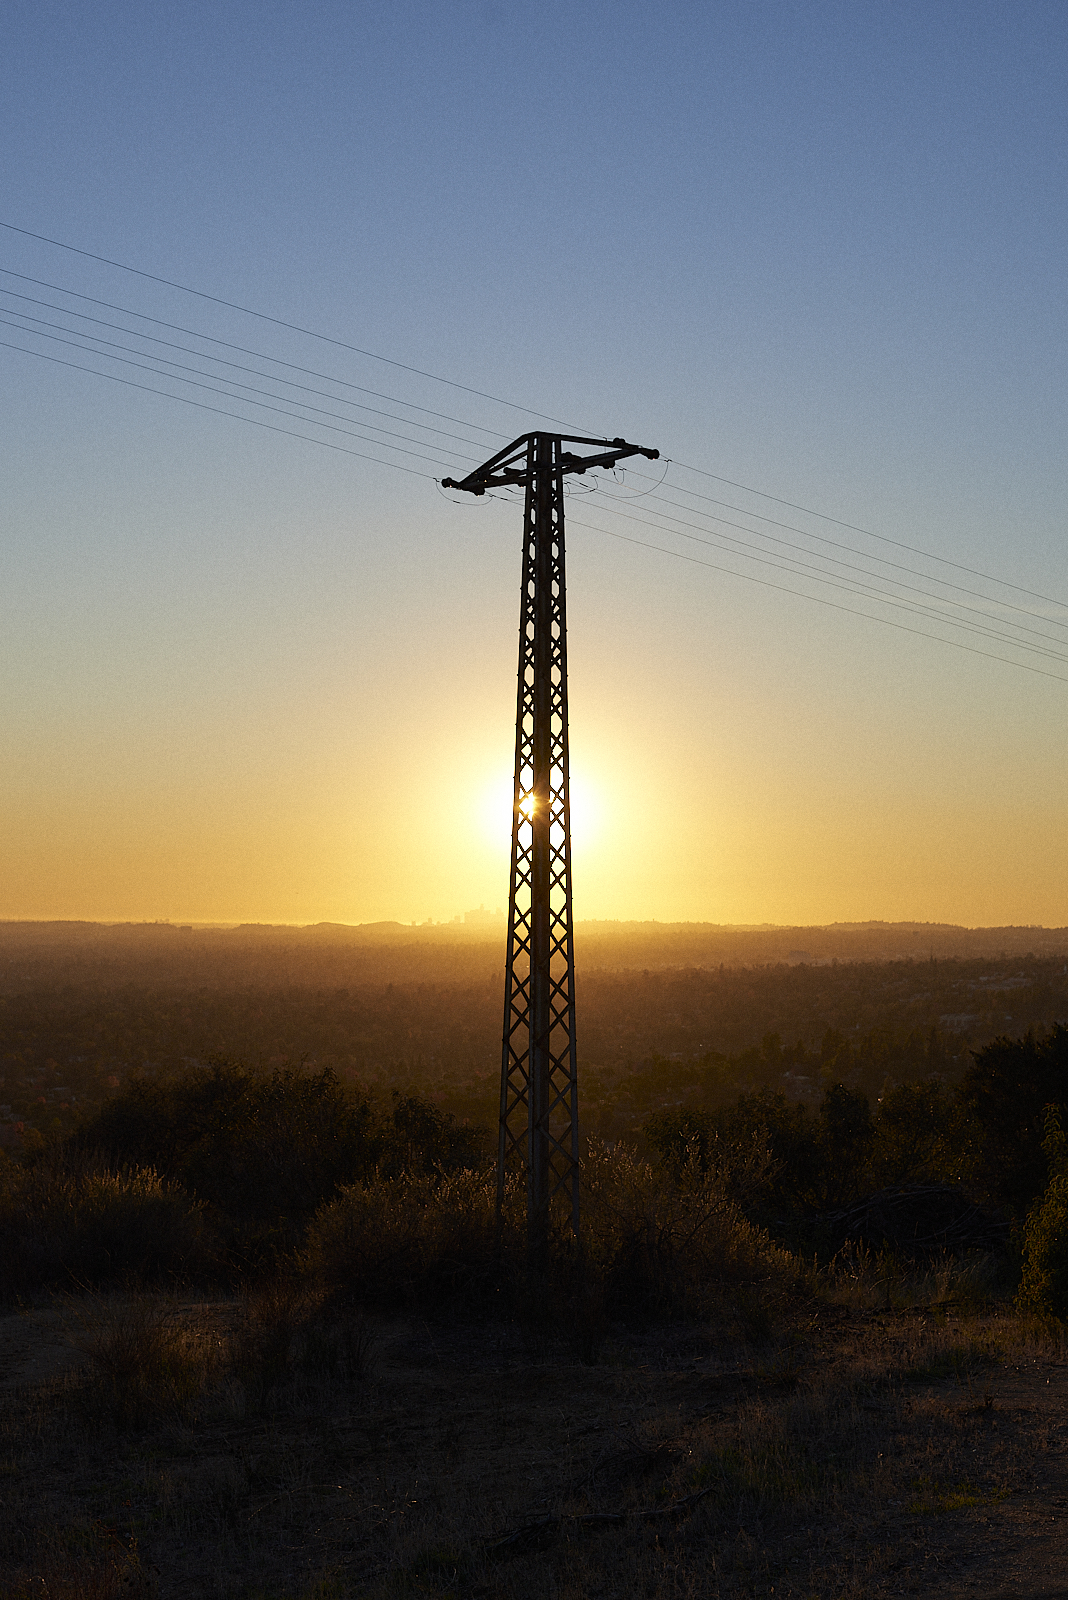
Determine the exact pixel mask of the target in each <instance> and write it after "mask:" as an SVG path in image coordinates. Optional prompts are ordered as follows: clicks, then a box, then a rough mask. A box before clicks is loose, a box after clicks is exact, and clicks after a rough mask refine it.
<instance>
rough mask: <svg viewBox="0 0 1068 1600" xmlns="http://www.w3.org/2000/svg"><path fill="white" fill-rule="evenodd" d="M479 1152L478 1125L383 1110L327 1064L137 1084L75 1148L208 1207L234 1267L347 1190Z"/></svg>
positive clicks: (202, 1070)
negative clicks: (148, 1171)
mask: <svg viewBox="0 0 1068 1600" xmlns="http://www.w3.org/2000/svg"><path fill="white" fill-rule="evenodd" d="M484 1146H485V1135H484V1134H483V1133H482V1131H481V1130H478V1129H471V1128H467V1127H463V1126H460V1125H458V1124H457V1123H456V1122H455V1121H454V1120H453V1119H452V1118H451V1117H449V1116H446V1115H444V1114H443V1113H441V1112H440V1111H438V1109H437V1108H436V1107H435V1106H433V1105H431V1104H429V1103H428V1102H426V1101H423V1100H421V1099H419V1098H418V1097H417V1096H414V1095H406V1096H402V1095H396V1094H395V1095H394V1096H393V1098H392V1103H391V1105H390V1106H389V1108H388V1109H383V1108H381V1107H380V1106H379V1104H378V1103H377V1102H376V1101H375V1100H374V1099H372V1097H371V1096H370V1095H368V1094H366V1093H365V1092H363V1091H361V1090H360V1089H358V1088H357V1089H350V1088H347V1087H346V1086H344V1085H343V1084H342V1083H341V1082H340V1081H339V1080H338V1078H337V1077H336V1076H335V1074H334V1073H333V1072H331V1071H330V1070H329V1069H324V1070H323V1071H321V1072H305V1071H302V1070H300V1069H299V1068H285V1069H282V1070H279V1071H275V1072H272V1073H270V1074H262V1073H256V1072H253V1071H251V1070H250V1069H249V1068H247V1067H244V1066H241V1065H239V1064H235V1063H232V1062H226V1061H217V1062H215V1063H213V1064H212V1065H211V1066H209V1067H195V1068H192V1069H190V1070H188V1071H187V1072H185V1073H183V1074H181V1075H180V1076H178V1077H176V1078H173V1079H171V1080H170V1081H169V1082H166V1083H157V1082H155V1081H154V1080H152V1079H148V1078H135V1079H133V1080H132V1081H131V1082H130V1083H129V1084H128V1085H127V1087H126V1088H125V1089H124V1090H123V1092H122V1093H121V1094H118V1095H116V1096H115V1097H114V1099H112V1100H109V1101H108V1102H107V1103H106V1104H105V1105H104V1107H103V1108H102V1109H101V1110H100V1112H99V1113H98V1114H97V1115H96V1116H95V1117H94V1118H93V1119H92V1121H91V1122H89V1123H88V1124H87V1125H86V1126H85V1127H84V1128H83V1129H82V1130H81V1131H80V1133H79V1134H78V1135H77V1136H76V1138H75V1140H74V1143H73V1148H75V1149H77V1148H79V1147H81V1148H86V1147H92V1148H96V1149H100V1150H102V1151H104V1152H105V1153H106V1155H107V1156H108V1157H109V1158H110V1159H111V1160H112V1161H113V1162H126V1163H134V1164H139V1165H151V1166H153V1167H154V1168H155V1169H156V1170H157V1171H159V1172H161V1173H162V1174H164V1175H165V1176H166V1177H168V1178H169V1179H171V1180H173V1181H175V1182H177V1183H180V1184H181V1185H182V1186H183V1187H184V1188H185V1189H186V1190H187V1191H188V1192H189V1193H190V1194H191V1195H194V1196H195V1197H196V1198H197V1199H198V1200H202V1201H204V1202H206V1203H207V1205H208V1206H209V1207H210V1209H211V1214H212V1216H213V1217H214V1218H215V1219H216V1221H217V1224H218V1226H219V1227H220V1229H221V1231H222V1233H223V1235H224V1237H225V1239H226V1241H227V1244H228V1248H229V1251H230V1255H231V1257H232V1259H233V1260H234V1261H235V1262H237V1263H238V1264H240V1265H242V1266H255V1265H257V1264H263V1263H265V1262H268V1263H269V1262H270V1261H272V1260H274V1259H275V1258H276V1257H277V1256H278V1255H279V1253H284V1252H285V1251H286V1250H289V1249H292V1248H294V1247H295V1246H296V1245H298V1244H299V1243H300V1241H301V1239H302V1237H303V1232H304V1229H305V1227H306V1225H307V1223H308V1222H309V1221H310V1219H311V1218H312V1216H313V1215H314V1214H315V1212H316V1211H317V1209H318V1208H319V1207H320V1206H321V1205H323V1203H324V1202H326V1201H329V1200H330V1199H332V1198H333V1197H334V1196H335V1195H336V1194H337V1193H338V1192H339V1191H340V1189H341V1188H342V1187H343V1186H344V1185H345V1184H351V1183H353V1182H355V1181H357V1180H360V1179H367V1178H369V1177H370V1176H371V1175H372V1174H373V1173H376V1172H382V1173H383V1174H385V1175H390V1174H392V1175H396V1174H398V1173H400V1172H402V1171H406V1172H424V1173H431V1172H434V1171H437V1170H441V1169H445V1170H448V1169H450V1168H454V1167H458V1166H463V1165H464V1164H465V1163H469V1162H470V1161H471V1159H472V1158H473V1157H474V1156H475V1155H476V1153H477V1154H478V1155H481V1154H482V1151H483V1149H484Z"/></svg>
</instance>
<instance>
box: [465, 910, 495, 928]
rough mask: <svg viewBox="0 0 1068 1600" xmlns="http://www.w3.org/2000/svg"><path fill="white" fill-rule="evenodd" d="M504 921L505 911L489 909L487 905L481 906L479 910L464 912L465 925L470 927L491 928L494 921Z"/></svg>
mask: <svg viewBox="0 0 1068 1600" xmlns="http://www.w3.org/2000/svg"><path fill="white" fill-rule="evenodd" d="M503 921H504V912H503V911H500V910H498V911H487V910H486V908H485V906H479V908H478V910H477V911H465V912H464V926H465V927H468V928H490V927H492V926H493V925H494V923H496V922H503Z"/></svg>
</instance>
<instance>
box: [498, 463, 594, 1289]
mask: <svg viewBox="0 0 1068 1600" xmlns="http://www.w3.org/2000/svg"><path fill="white" fill-rule="evenodd" d="M560 453H561V452H560V442H559V440H557V439H555V438H554V437H553V436H552V435H547V434H535V435H534V436H533V437H531V438H530V439H529V440H528V441H527V460H526V463H525V465H526V474H525V477H526V483H525V489H526V504H525V507H524V518H523V577H522V584H521V587H520V616H519V640H520V645H519V691H518V703H517V706H516V743H515V776H514V790H513V810H512V882H511V893H510V896H509V915H508V950H507V961H506V969H505V1027H504V1048H503V1052H502V1061H501V1130H500V1151H499V1157H500V1159H499V1163H498V1192H499V1193H500V1192H501V1191H502V1190H503V1185H504V1181H505V1175H506V1172H507V1170H508V1167H509V1165H510V1164H515V1165H517V1166H520V1167H523V1168H525V1170H526V1179H527V1215H528V1219H529V1226H530V1246H531V1254H532V1257H533V1258H535V1259H536V1258H538V1257H539V1256H543V1255H544V1250H545V1247H546V1244H547V1240H548V1225H549V1209H550V1207H551V1206H552V1203H553V1201H554V1199H555V1198H556V1196H557V1195H560V1196H561V1197H563V1198H564V1199H565V1200H566V1202H567V1204H568V1207H569V1209H570V1212H571V1218H572V1223H573V1225H574V1226H575V1227H576V1229H577V1226H578V1200H579V1190H578V1074H577V1070H576V1058H575V1003H574V999H575V965H574V950H573V930H572V915H571V828H570V804H569V794H568V745H567V629H566V616H565V600H564V595H565V578H564V507H563V474H562V470H561V463H560ZM524 935H525V937H524ZM509 1157H511V1162H510V1161H509Z"/></svg>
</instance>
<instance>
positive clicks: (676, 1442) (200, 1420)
mask: <svg viewBox="0 0 1068 1600" xmlns="http://www.w3.org/2000/svg"><path fill="white" fill-rule="evenodd" d="M128 1310H129V1302H128V1301H123V1300H122V1299H121V1297H116V1298H114V1299H112V1300H110V1301H103V1300H101V1301H93V1302H90V1303H88V1306H87V1304H86V1303H82V1304H81V1305H79V1304H78V1303H76V1302H73V1301H69V1302H59V1303H56V1304H54V1305H49V1306H38V1307H36V1308H34V1309H31V1310H27V1311H23V1312H19V1313H15V1314H10V1315H6V1316H3V1317H0V1594H2V1595H3V1596H5V1597H12V1600H15V1597H18V1600H23V1597H30V1596H39V1597H42V1600H82V1597H84V1600H110V1597H112V1596H120V1595H122V1596H129V1597H133V1600H139V1597H142V1596H146V1597H147V1596H158V1597H159V1600H179V1597H181V1600H185V1597H187V1596H188V1597H193V1596H196V1597H202V1596H203V1597H216V1596H218V1597H224V1596H225V1597H227V1600H229V1597H243V1600H331V1597H338V1600H345V1597H349V1596H353V1597H356V1596H361V1597H362V1596H366V1597H367V1600H386V1597H390V1600H392V1597H401V1596H415V1595H428V1596H440V1597H446V1596H453V1597H455V1600H469V1597H470V1600H474V1597H476V1596H484V1597H495V1600H496V1597H499V1600H506V1597H507V1600H527V1597H531V1600H533V1597H534V1596H538V1597H541V1596H554V1597H556V1596H558V1597H561V1600H593V1597H600V1596H605V1597H609V1596H611V1597H617V1596H618V1597H621V1600H629V1597H632V1596H634V1597H637V1596H641V1597H643V1600H644V1597H649V1600H660V1597H668V1596H672V1597H676V1596H681V1597H691V1596H692V1597H698V1596H702V1597H703V1596H708V1597H713V1596H721V1595H722V1596H756V1595H761V1596H763V1595H774V1596H776V1597H779V1596H789V1597H796V1600H801V1597H804V1600H832V1597H842V1600H847V1597H882V1596H891V1595H909V1594H917V1595H923V1596H937V1597H945V1600H957V1597H961V1600H963V1597H965V1596H967V1597H969V1600H995V1597H996V1600H1009V1597H1010V1596H1011V1597H1018V1600H1025V1597H1026V1600H1031V1597H1035V1600H1038V1597H1043V1600H1052V1597H1054V1596H1065V1597H1068V1363H1066V1361H1065V1358H1064V1353H1063V1349H1062V1347H1061V1346H1060V1344H1059V1342H1058V1341H1056V1340H1052V1339H1050V1338H1048V1337H1046V1336H1043V1335H1041V1334H1039V1333H1035V1332H1032V1331H1029V1330H1028V1329H1027V1328H1025V1327H1022V1326H1021V1325H1020V1324H1019V1323H1018V1322H1017V1321H1016V1320H1015V1319H1013V1318H1012V1317H1010V1316H1008V1315H993V1314H987V1315H977V1316H972V1317H964V1316H961V1317H959V1318H955V1317H954V1315H953V1314H952V1311H951V1312H950V1313H949V1314H948V1315H945V1314H939V1313H938V1312H937V1311H930V1310H927V1311H923V1310H912V1311H896V1312H892V1311H872V1310H858V1309H853V1310H850V1309H849V1308H848V1307H842V1306H823V1307H821V1308H815V1307H813V1306H807V1307H801V1308H798V1309H795V1311H793V1312H792V1313H790V1316H789V1318H788V1319H787V1320H786V1321H784V1323H783V1325H782V1326H781V1327H780V1328H779V1330H778V1331H777V1332H775V1333H774V1334H773V1335H771V1336H770V1337H766V1338H764V1339H763V1340H762V1341H761V1342H759V1343H758V1342H754V1341H753V1340H752V1339H750V1341H749V1342H748V1343H747V1342H746V1341H745V1339H744V1338H742V1337H741V1334H740V1332H739V1325H738V1322H737V1319H736V1318H735V1319H734V1321H733V1322H732V1320H731V1319H730V1318H729V1317H726V1316H725V1318H724V1323H723V1327H722V1328H719V1329H707V1328H706V1329H700V1328H694V1327H688V1328H672V1329H663V1328H660V1329H652V1330H646V1331H644V1332H640V1333H639V1332H634V1331H633V1330H631V1331H628V1330H624V1329H614V1330H612V1332H611V1334H610V1336H609V1338H608V1340H607V1341H606V1343H605V1346H604V1348H603V1351H602V1353H601V1358H600V1360H599V1363H598V1364H597V1365H596V1366H592V1367H590V1366H583V1365H581V1364H579V1363H578V1362H577V1361H576V1360H575V1358H574V1356H573V1355H572V1354H571V1352H570V1350H569V1349H568V1347H567V1345H566V1344H565V1343H564V1342H563V1341H562V1340H554V1339H552V1338H550V1337H548V1336H545V1337H541V1338H538V1337H534V1336H532V1335H531V1334H530V1333H529V1332H524V1331H523V1330H522V1329H519V1328H516V1327H514V1326H504V1327H492V1326H483V1327H462V1326H457V1325H455V1324H453V1325H450V1326H437V1325H429V1324H426V1323H420V1322H416V1321H399V1320H392V1321H382V1322H378V1323H375V1324H373V1325H370V1326H369V1327H368V1328H366V1329H363V1330H361V1333H360V1340H361V1344H360V1349H359V1351H358V1359H357V1360H356V1362H355V1364H354V1365H353V1366H351V1367H350V1369H349V1370H348V1371H347V1373H346V1376H345V1377H344V1378H341V1377H339V1376H338V1375H337V1373H334V1374H333V1375H332V1376H324V1375H323V1373H322V1371H319V1372H316V1371H315V1370H313V1369H312V1367H310V1366H308V1367H307V1369H306V1370H304V1371H302V1370H299V1369H298V1368H290V1369H287V1371H286V1373H285V1375H284V1377H282V1378H280V1379H279V1380H278V1382H277V1384H276V1385H275V1386H274V1387H271V1386H270V1385H267V1386H261V1388H260V1390H259V1391H258V1393H259V1398H258V1400H255V1401H254V1399H253V1387H254V1386H250V1380H249V1379H248V1375H247V1373H246V1376H245V1379H244V1381H242V1380H241V1379H240V1378H239V1377H238V1376H235V1370H236V1369H235V1368H234V1367H233V1363H232V1362H229V1360H228V1358H227V1359H223V1356H225V1353H226V1351H227V1350H228V1349H230V1347H231V1346H230V1345H229V1344H228V1342H227V1341H228V1340H229V1341H232V1339H233V1336H234V1329H235V1328H236V1327H237V1326H238V1324H239V1322H240V1317H241V1315H242V1312H241V1308H240V1307H239V1306H238V1305H237V1304H236V1303H228V1304H210V1305H207V1304H192V1303H181V1302H172V1303H170V1304H168V1305H166V1306H164V1307H163V1308H162V1312H161V1314H163V1315H165V1316H166V1318H167V1319H169V1324H170V1325H171V1326H173V1327H179V1328H181V1329H182V1330H183V1337H187V1339H188V1341H192V1342H191V1343H189V1348H193V1347H194V1345H195V1346H196V1348H197V1349H201V1350H203V1351H209V1352H210V1351H212V1350H214V1351H216V1352H222V1353H223V1355H222V1356H219V1359H218V1360H216V1361H215V1362H214V1365H213V1364H212V1363H211V1362H210V1361H206V1364H205V1366H204V1373H205V1374H206V1376H204V1379H203V1382H202V1384H201V1387H200V1389H199V1390H198V1391H197V1393H196V1394H195V1395H191V1394H190V1392H189V1391H188V1389H187V1391H186V1392H185V1393H184V1398H182V1399H181V1400H180V1403H179V1402H178V1401H175V1403H174V1405H173V1406H171V1405H170V1402H169V1401H167V1400H166V1398H165V1397H163V1396H161V1398H160V1401H159V1410H158V1414H157V1415H155V1416H151V1417H147V1418H142V1419H141V1420H140V1421H138V1422H137V1423H136V1424H133V1423H131V1422H130V1421H129V1419H128V1418H125V1420H124V1419H123V1418H122V1417H120V1416H119V1411H116V1409H115V1407H116V1405H117V1404H118V1402H117V1401H116V1398H115V1394H114V1391H113V1390H108V1391H107V1392H106V1393H105V1390H104V1389H103V1388H102V1387H101V1378H100V1368H99V1361H98V1360H97V1361H95V1362H94V1358H93V1356H92V1355H91V1354H90V1355H87V1354H86V1350H85V1347H86V1345H87V1344H89V1345H90V1346H91V1345H92V1343H93V1337H97V1336H98V1335H99V1330H100V1328H101V1327H107V1326H109V1325H110V1324H109V1322H108V1319H109V1318H110V1319H111V1322H112V1324H114V1325H116V1326H117V1325H118V1324H119V1323H121V1320H122V1317H123V1316H124V1315H125V1314H126V1313H127V1312H128ZM87 1328H88V1329H89V1330H90V1333H91V1334H92V1335H93V1337H87V1334H86V1329H87ZM94 1330H95V1333H94ZM96 1348H97V1351H98V1353H99V1349H100V1346H99V1342H98V1344H97V1346H96ZM205 1359H206V1358H205ZM168 1392H169V1391H168ZM109 1396H110V1398H109ZM109 1407H110V1410H109ZM119 1410H120V1411H121V1406H120V1407H119Z"/></svg>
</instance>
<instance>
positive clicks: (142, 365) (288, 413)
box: [0, 316, 476, 465]
mask: <svg viewBox="0 0 1068 1600" xmlns="http://www.w3.org/2000/svg"><path fill="white" fill-rule="evenodd" d="M0 323H2V324H3V325H4V326H5V327H9V328H12V327H13V328H18V330H19V332H20V333H30V334H33V336H34V337H36V338H38V339H51V340H53V342H54V343H56V344H65V345H69V346H71V348H73V349H75V350H82V351H84V352H85V353H86V354H87V355H95V356H103V358H104V359H105V360H106V361H121V362H122V364H123V365H124V366H128V367H137V368H138V370H139V371H141V372H151V373H153V374H155V376H156V377H160V378H169V379H170V380H171V382H172V383H187V384H189V385H191V386H192V387H193V388H195V389H206V390H207V391H208V393H209V394H217V395H222V396H223V397H224V398H226V399H227V400H237V401H239V402H240V403H241V404H242V405H247V406H257V407H259V408H260V409H261V410H263V411H275V412H278V413H279V414H280V415H281V416H284V417H292V418H293V419H294V420H295V421H300V422H305V423H308V424H309V425H310V426H312V427H316V428H326V429H327V430H328V431H329V432H331V433H342V434H345V435H347V436H348V437H349V438H350V439H360V440H362V441H363V442H364V443H365V444H375V445H378V447H379V448H380V449H382V450H395V451H397V452H398V454H400V455H405V456H415V458H416V459H417V460H419V461H426V462H429V463H430V464H431V465H434V464H435V457H433V456H425V455H421V454H420V452H419V451H417V450H408V449H405V447H404V446H403V445H399V444H389V443H387V442H386V441H385V440H381V439H372V438H369V437H368V435H367V434H365V433H357V432H356V431H355V430H354V429H352V428H339V427H337V426H336V424H334V423H331V422H320V420H319V419H318V418H317V417H309V416H306V415H305V414H304V412H303V411H295V410H285V409H283V407H282V406H272V405H269V404H268V403H267V402H266V401H265V400H252V399H250V398H248V397H247V396H246V395H243V394H232V393H231V392H230V391H229V390H228V389H217V388H216V387H215V386H214V384H210V383H201V382H199V381H198V380H197V379H196V378H183V377H181V376H180V375H178V374H175V373H171V372H163V371H161V370H160V368H159V367H158V366H152V365H151V364H150V363H148V362H146V361H132V360H131V359H130V357H129V356H113V355H108V353H107V352H106V351H103V350H93V349H92V348H91V346H89V345H84V344H78V343H77V342H76V341H75V340H73V339H63V338H60V337H59V335H58V334H54V333H36V334H35V333H34V330H33V329H30V328H23V327H21V326H20V325H19V324H18V323H13V322H10V321H9V320H8V319H7V318H6V317H4V316H0ZM13 348H21V347H13ZM26 353H27V354H28V355H33V354H35V353H36V352H34V351H27V352H26ZM170 365H176V363H170ZM85 370H86V371H92V370H94V369H92V368H86V369H85ZM97 375H98V376H102V374H99V373H98V374H97ZM220 381H223V380H220ZM235 387H236V386H235ZM240 387H242V388H245V387H247V385H244V384H243V385H241V386H240ZM157 392H162V391H157ZM275 398H276V399H281V398H284V397H283V396H277V395H276V396H275ZM314 409H316V410H318V409H319V408H318V407H315V408H314ZM231 415H233V413H231ZM343 420H351V419H343ZM374 431H375V432H376V433H386V432H389V431H390V430H388V429H385V428H376V429H375V430H374ZM396 437H398V438H407V437H408V436H407V435H406V434H399V435H397V436H396ZM408 442H409V443H410V444H423V443H425V442H426V441H424V440H420V439H409V441H408ZM466 459H467V460H474V459H476V458H475V457H472V456H469V457H467V458H466Z"/></svg>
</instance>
